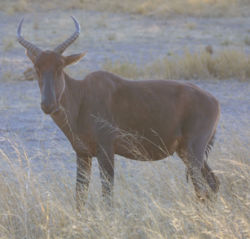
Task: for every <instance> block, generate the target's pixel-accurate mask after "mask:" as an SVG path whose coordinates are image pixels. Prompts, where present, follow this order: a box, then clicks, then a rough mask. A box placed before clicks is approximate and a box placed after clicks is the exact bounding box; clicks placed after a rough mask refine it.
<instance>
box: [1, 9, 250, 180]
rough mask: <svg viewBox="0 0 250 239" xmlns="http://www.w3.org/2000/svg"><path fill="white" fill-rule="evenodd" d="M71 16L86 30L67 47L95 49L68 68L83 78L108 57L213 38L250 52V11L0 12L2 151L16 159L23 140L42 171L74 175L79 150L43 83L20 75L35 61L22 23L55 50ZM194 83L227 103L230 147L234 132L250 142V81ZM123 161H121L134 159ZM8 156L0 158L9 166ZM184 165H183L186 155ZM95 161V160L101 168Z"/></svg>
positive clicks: (141, 58) (153, 52) (138, 56)
mask: <svg viewBox="0 0 250 239" xmlns="http://www.w3.org/2000/svg"><path fill="white" fill-rule="evenodd" d="M70 15H74V16H75V17H76V18H77V19H78V20H79V22H80V24H81V27H82V34H81V36H80V38H79V39H78V40H77V42H76V43H75V44H74V45H72V46H71V47H70V48H69V49H68V50H67V51H66V53H65V54H70V53H77V52H80V51H87V52H88V54H87V57H86V58H85V59H83V60H82V61H81V62H80V63H78V64H77V65H74V66H72V67H70V69H69V70H68V71H69V72H70V73H71V74H72V75H74V76H75V77H76V78H78V79H81V78H83V77H84V75H86V73H87V72H90V71H93V70H98V69H101V66H102V64H103V62H104V61H105V59H111V60H118V59H121V60H123V59H127V60H130V61H133V62H135V63H137V64H141V65H143V64H145V63H148V62H150V61H153V60H155V59H158V58H160V57H164V56H166V55H167V54H172V53H178V54H182V53H183V51H184V49H185V48H188V49H190V50H191V51H195V50H199V49H203V48H204V47H205V46H207V45H212V46H213V48H214V50H215V52H216V51H217V50H219V49H223V48H230V49H231V48H236V49H244V50H245V51H246V52H247V53H250V46H249V45H247V44H245V43H244V39H245V37H246V36H250V27H249V20H250V19H249V18H232V19H229V18H218V19H210V18H184V17H181V18H180V17H178V18H171V19H165V20H163V19H154V18H150V17H142V16H140V17H139V16H131V15H122V14H107V13H98V12H84V11H76V10H74V11H69V12H48V13H40V14H36V15H34V14H31V13H28V14H25V15H24V14H16V15H13V16H9V15H6V14H5V13H2V12H0V38H1V40H0V49H1V55H0V63H1V65H0V79H1V80H0V150H3V151H4V152H5V153H7V154H8V155H9V156H10V158H12V159H13V160H14V159H15V158H17V157H16V156H14V157H11V156H13V155H16V154H17V153H16V152H15V147H14V144H17V145H18V148H19V149H20V147H21V148H23V149H24V150H25V151H26V152H27V154H28V157H29V158H30V162H31V166H32V167H33V169H34V170H37V171H43V170H45V168H46V170H47V171H48V172H49V170H52V171H55V170H58V171H60V167H65V168H67V169H69V171H70V172H71V173H72V175H74V171H75V156H74V152H73V150H72V149H71V146H70V144H69V143H68V141H67V140H66V138H65V137H64V135H63V134H62V133H61V132H60V131H59V129H58V128H57V126H56V125H55V124H54V123H53V122H52V120H51V119H50V118H49V117H48V116H45V115H44V114H43V113H42V111H41V110H40V92H39V89H38V85H37V82H26V81H25V82H24V81H19V80H18V79H19V78H20V76H21V74H22V72H23V71H24V70H25V69H26V68H27V67H29V66H31V63H30V62H29V60H28V59H27V57H26V56H25V54H24V49H23V48H22V47H21V46H19V44H18V43H16V41H15V34H16V27H17V24H18V22H19V20H20V19H21V18H22V17H23V16H24V17H25V22H24V26H23V34H24V36H25V38H27V39H29V40H31V41H32V42H35V43H37V44H38V45H39V46H40V47H42V48H43V49H46V48H49V49H52V48H53V47H55V46H56V45H57V44H58V43H60V42H61V41H62V40H63V39H65V38H66V37H67V36H68V35H69V34H71V33H72V31H73V24H72V22H71V19H70V17H69V16H70ZM193 83H195V84H197V85H199V86H200V87H201V88H203V89H205V90H207V91H209V92H210V93H212V94H213V95H214V96H216V97H217V98H218V99H219V101H220V103H221V120H220V124H219V129H218V132H217V147H220V150H221V151H222V152H225V153H226V152H227V150H228V148H227V143H230V142H234V141H235V139H236V140H237V142H238V144H237V146H235V147H238V148H241V147H242V148H244V147H246V146H247V145H250V138H249V135H250V127H249V125H250V124H249V113H250V83H248V82H240V81H237V79H228V80H224V81H220V80H212V79H211V80H207V81H204V80H202V79H200V80H193ZM228 145H229V144H228ZM230 145H231V144H230ZM211 160H213V159H211ZM120 161H121V162H122V165H125V164H126V162H127V161H124V160H122V159H121V160H120ZM5 163H6V162H5V161H4V159H0V165H2V166H1V170H2V171H5V168H4V167H3V165H5ZM23 164H24V167H25V166H27V165H25V162H23ZM135 164H138V162H135ZM178 164H180V165H181V164H182V163H181V162H180V160H178ZM180 167H182V166H180ZM96 168H97V167H96V164H95V170H94V174H95V173H96V172H97V170H96ZM183 174H184V172H183ZM183 178H184V177H183Z"/></svg>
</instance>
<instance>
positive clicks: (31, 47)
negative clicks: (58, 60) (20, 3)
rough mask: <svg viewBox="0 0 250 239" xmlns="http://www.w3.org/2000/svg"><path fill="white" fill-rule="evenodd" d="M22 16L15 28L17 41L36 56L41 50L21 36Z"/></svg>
mask: <svg viewBox="0 0 250 239" xmlns="http://www.w3.org/2000/svg"><path fill="white" fill-rule="evenodd" d="M23 20H24V18H23V19H22V20H21V21H20V23H19V25H18V28H17V41H18V42H19V43H20V44H21V45H22V46H24V47H25V48H26V49H27V50H28V51H31V52H32V53H33V54H34V55H35V56H38V55H39V54H40V53H41V52H42V50H41V49H39V48H38V47H37V46H35V45H34V44H32V43H30V42H28V41H26V40H25V39H24V38H23V37H22V36H21V30H22V24H23Z"/></svg>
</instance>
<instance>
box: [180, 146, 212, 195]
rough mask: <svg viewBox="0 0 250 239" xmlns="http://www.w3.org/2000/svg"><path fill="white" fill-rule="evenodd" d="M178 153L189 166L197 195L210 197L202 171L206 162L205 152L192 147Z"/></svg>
mask: <svg viewBox="0 0 250 239" xmlns="http://www.w3.org/2000/svg"><path fill="white" fill-rule="evenodd" d="M178 154H179V156H180V158H181V159H182V160H183V162H184V164H185V165H186V167H187V174H188V175H190V177H191V180H192V183H193V185H194V189H195V193H196V195H197V197H198V198H200V199H201V200H204V199H206V198H209V191H208V188H207V183H206V181H205V179H204V177H203V175H202V171H201V169H202V167H203V163H204V160H203V152H202V151H200V152H197V151H195V150H194V149H192V148H191V147H190V148H186V149H182V150H179V151H178Z"/></svg>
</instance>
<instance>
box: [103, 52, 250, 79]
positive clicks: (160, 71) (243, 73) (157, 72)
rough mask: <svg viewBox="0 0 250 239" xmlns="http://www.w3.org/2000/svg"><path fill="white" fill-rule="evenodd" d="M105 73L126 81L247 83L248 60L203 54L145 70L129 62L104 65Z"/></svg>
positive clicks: (187, 54)
mask: <svg viewBox="0 0 250 239" xmlns="http://www.w3.org/2000/svg"><path fill="white" fill-rule="evenodd" d="M103 68H104V69H105V70H108V71H111V72H114V73H116V74H119V75H122V76H124V77H129V78H133V79H135V78H137V77H144V78H149V77H150V78H153V79H154V78H163V79H195V78H199V79H208V78H218V79H231V78H236V79H238V80H249V78H250V58H249V56H248V55H246V54H245V53H244V52H243V51H238V50H223V51H220V52H218V53H216V54H210V53H209V52H207V51H206V50H204V51H200V52H193V53H192V52H190V51H189V50H186V51H185V52H184V55H183V56H177V55H173V56H171V57H169V56H167V57H165V58H163V59H159V60H155V61H154V62H152V63H149V64H147V65H146V66H137V67H136V66H135V64H131V63H130V62H122V63H121V62H114V63H111V62H108V63H104V64H103Z"/></svg>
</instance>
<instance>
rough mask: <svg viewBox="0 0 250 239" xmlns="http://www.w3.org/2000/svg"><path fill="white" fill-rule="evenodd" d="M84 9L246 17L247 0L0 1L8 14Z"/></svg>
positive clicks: (165, 14) (153, 14)
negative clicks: (59, 9)
mask: <svg viewBox="0 0 250 239" xmlns="http://www.w3.org/2000/svg"><path fill="white" fill-rule="evenodd" d="M58 6H60V8H61V9H64V10H67V9H85V10H95V11H107V12H120V13H132V14H139V15H151V16H159V17H167V16H173V15H176V14H177V15H186V16H196V17H197V16H198V17H223V16H239V15H242V14H243V15H248V14H249V1H248V0H175V1H172V0H155V1H150V0H127V1H116V0H103V1H98V0H93V1H91V0H71V1H60V0H54V1H42V0H35V1H31V0H13V1H7V0H2V1H1V4H0V9H1V10H4V11H6V12H7V13H9V14H13V13H15V12H23V11H36V10H37V9H39V11H40V10H45V11H47V10H55V9H58Z"/></svg>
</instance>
